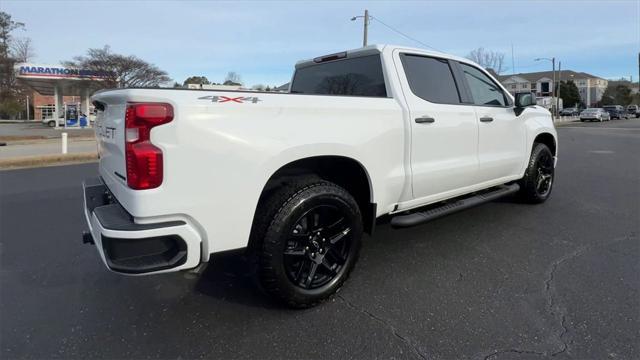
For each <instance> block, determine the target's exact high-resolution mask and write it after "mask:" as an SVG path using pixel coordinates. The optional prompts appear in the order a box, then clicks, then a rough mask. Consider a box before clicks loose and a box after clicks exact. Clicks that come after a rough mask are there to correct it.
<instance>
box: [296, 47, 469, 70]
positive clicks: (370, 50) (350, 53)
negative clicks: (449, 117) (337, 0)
mask: <svg viewBox="0 0 640 360" xmlns="http://www.w3.org/2000/svg"><path fill="white" fill-rule="evenodd" d="M396 49H401V50H405V51H410V52H415V53H419V54H424V55H432V56H437V57H442V58H447V59H452V60H457V61H461V62H466V63H470V64H474V65H477V64H475V63H474V62H473V61H471V60H469V59H467V58H463V57H459V56H455V55H450V54H447V53H443V52H440V51H434V50H425V49H420V48H414V47H410V46H403V45H391V44H372V45H368V46H365V47H360V48H356V49H351V50H346V51H342V52H338V53H333V54H327V55H322V56H318V57H315V58H313V59H306V60H300V61H298V62H296V66H295V68H296V69H300V68H303V67H307V66H311V65H315V64H317V63H318V62H320V61H322V59H328V58H334V57H336V58H337V57H340V58H342V57H347V58H354V57H360V56H366V55H372V54H376V53H378V54H380V53H384V52H392V51H394V50H396Z"/></svg>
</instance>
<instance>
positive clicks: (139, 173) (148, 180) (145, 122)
mask: <svg viewBox="0 0 640 360" xmlns="http://www.w3.org/2000/svg"><path fill="white" fill-rule="evenodd" d="M171 120H173V107H172V106H171V105H169V104H165V103H129V104H127V110H126V115H125V153H126V158H127V185H129V187H130V188H132V189H135V190H145V189H153V188H156V187H158V186H160V184H162V177H163V173H162V162H163V160H162V150H160V149H159V148H158V147H156V146H154V145H153V144H152V143H151V129H152V128H153V127H155V126H158V125H162V124H166V123H168V122H170V121H171Z"/></svg>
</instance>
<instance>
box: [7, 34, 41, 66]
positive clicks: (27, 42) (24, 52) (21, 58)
mask: <svg viewBox="0 0 640 360" xmlns="http://www.w3.org/2000/svg"><path fill="white" fill-rule="evenodd" d="M11 55H12V56H13V58H14V59H16V61H18V62H28V61H30V60H31V59H33V58H34V57H35V56H36V52H35V50H34V49H33V43H32V42H31V39H30V38H27V37H24V38H17V39H13V40H12V41H11Z"/></svg>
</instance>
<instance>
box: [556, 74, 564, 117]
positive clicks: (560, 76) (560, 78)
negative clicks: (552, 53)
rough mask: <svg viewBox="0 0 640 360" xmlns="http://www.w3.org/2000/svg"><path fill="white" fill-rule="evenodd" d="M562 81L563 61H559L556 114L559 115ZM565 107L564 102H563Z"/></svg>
mask: <svg viewBox="0 0 640 360" xmlns="http://www.w3.org/2000/svg"><path fill="white" fill-rule="evenodd" d="M560 83H562V61H558V91H557V92H558V93H557V94H556V95H557V97H556V116H559V115H560V113H559V111H560ZM562 107H564V104H562Z"/></svg>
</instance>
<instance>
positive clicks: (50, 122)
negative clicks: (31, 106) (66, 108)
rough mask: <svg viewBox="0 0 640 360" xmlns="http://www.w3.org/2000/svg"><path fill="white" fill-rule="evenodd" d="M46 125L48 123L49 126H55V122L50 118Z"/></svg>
mask: <svg viewBox="0 0 640 360" xmlns="http://www.w3.org/2000/svg"><path fill="white" fill-rule="evenodd" d="M47 125H49V127H56V122H55V121H54V120H51V121H49V122H48V123H47Z"/></svg>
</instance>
